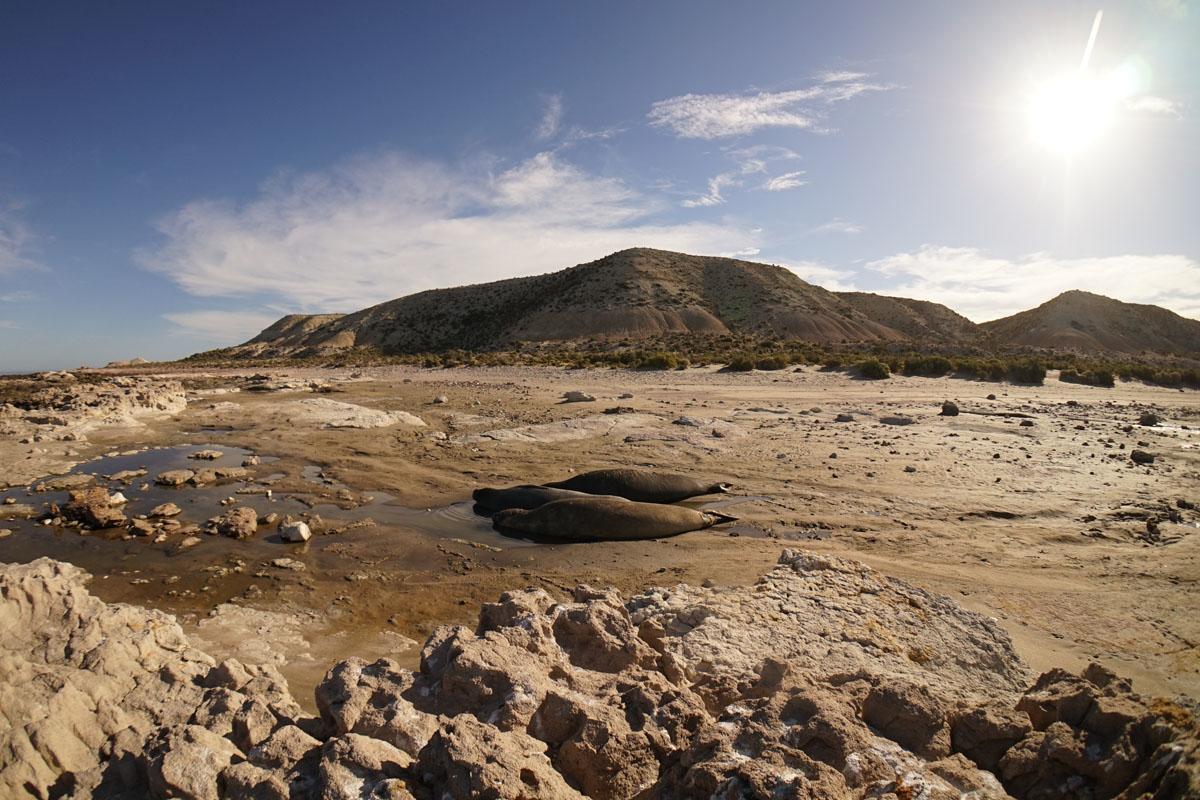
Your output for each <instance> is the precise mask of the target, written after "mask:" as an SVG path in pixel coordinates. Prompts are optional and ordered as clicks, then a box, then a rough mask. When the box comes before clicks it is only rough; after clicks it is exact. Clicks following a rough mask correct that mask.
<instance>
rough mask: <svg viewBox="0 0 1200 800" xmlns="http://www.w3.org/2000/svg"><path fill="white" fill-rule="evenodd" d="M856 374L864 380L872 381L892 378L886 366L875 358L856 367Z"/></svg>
mask: <svg viewBox="0 0 1200 800" xmlns="http://www.w3.org/2000/svg"><path fill="white" fill-rule="evenodd" d="M858 373H859V374H860V375H862V376H863V377H864V378H866V379H868V380H872V381H878V380H883V379H884V378H890V377H892V373H891V371H890V370H889V369H888V365H887V364H885V363H883V362H882V361H880V360H879V359H877V358H872V359H868V360H867V361H863V362H862V363H860V364H859V365H858Z"/></svg>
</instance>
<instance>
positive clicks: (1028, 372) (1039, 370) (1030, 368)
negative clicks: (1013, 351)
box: [1007, 360, 1046, 386]
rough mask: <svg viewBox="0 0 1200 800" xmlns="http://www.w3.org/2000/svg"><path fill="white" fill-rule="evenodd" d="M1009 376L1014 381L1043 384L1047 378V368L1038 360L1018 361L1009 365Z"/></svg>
mask: <svg viewBox="0 0 1200 800" xmlns="http://www.w3.org/2000/svg"><path fill="white" fill-rule="evenodd" d="M1007 378H1008V379H1009V380H1010V381H1012V382H1013V383H1025V384H1029V385H1031V386H1041V385H1042V383H1043V382H1044V381H1045V380H1046V368H1045V367H1043V366H1042V365H1041V364H1039V363H1038V362H1037V361H1033V360H1030V361H1016V362H1013V363H1012V364H1009V366H1008V372H1007Z"/></svg>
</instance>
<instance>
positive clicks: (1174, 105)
mask: <svg viewBox="0 0 1200 800" xmlns="http://www.w3.org/2000/svg"><path fill="white" fill-rule="evenodd" d="M1125 107H1126V108H1128V109H1129V110H1130V111H1137V112H1141V113H1143V114H1157V115H1161V116H1164V117H1175V118H1176V119H1178V118H1181V117H1182V116H1183V103H1181V102H1179V101H1178V100H1171V99H1170V98H1167V97H1158V96H1157V95H1152V94H1143V95H1138V96H1137V97H1131V98H1129V99H1128V100H1126V101H1125Z"/></svg>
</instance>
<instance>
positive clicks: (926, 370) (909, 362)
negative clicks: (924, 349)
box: [903, 356, 954, 377]
mask: <svg viewBox="0 0 1200 800" xmlns="http://www.w3.org/2000/svg"><path fill="white" fill-rule="evenodd" d="M903 369H904V374H905V375H925V376H929V377H939V376H942V375H945V374H947V373H948V372H951V371H952V370H953V369H954V365H953V364H952V363H950V359H948V358H946V357H945V356H909V357H908V358H906V359H904V368H903Z"/></svg>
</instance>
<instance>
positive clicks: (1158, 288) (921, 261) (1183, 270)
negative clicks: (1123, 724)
mask: <svg viewBox="0 0 1200 800" xmlns="http://www.w3.org/2000/svg"><path fill="white" fill-rule="evenodd" d="M867 268H868V269H872V270H876V271H878V272H880V273H882V274H883V275H884V276H885V277H887V278H889V279H891V280H890V285H889V286H888V287H887V289H886V291H887V292H888V293H890V294H898V295H902V296H906V297H916V298H920V299H924V300H933V301H936V302H938V303H944V304H945V305H948V306H950V308H953V309H954V310H955V311H957V312H959V313H960V314H963V315H965V316H967V317H969V318H971V319H973V320H976V321H983V320H987V319H994V318H996V317H1003V316H1007V315H1009V314H1013V313H1015V312H1017V311H1023V310H1025V309H1027V308H1033V307H1034V306H1037V305H1040V304H1041V303H1044V302H1045V301H1047V300H1049V299H1051V298H1052V297H1055V296H1056V295H1058V294H1061V293H1062V292H1065V291H1068V290H1070V289H1083V290H1086V291H1091V292H1095V293H1097V294H1102V295H1106V296H1108V297H1114V298H1116V299H1118V300H1124V301H1125V302H1131V303H1152V304H1154V305H1160V306H1163V307H1165V308H1169V309H1171V310H1173V311H1175V312H1177V313H1179V314H1184V315H1186V316H1189V317H1200V263H1197V262H1196V261H1195V260H1194V259H1191V258H1188V257H1187V256H1182V255H1118V256H1108V257H1101V258H1058V257H1055V256H1053V255H1050V254H1048V253H1034V254H1031V255H1027V256H1023V257H1020V258H1001V257H997V256H992V255H989V254H987V253H985V252H984V251H982V250H979V249H977V248H973V247H939V246H933V245H926V246H924V247H922V248H921V249H919V250H917V251H915V252H911V253H899V254H897V255H894V256H889V257H888V258H883V259H880V260H878V261H873V262H871V263H869V264H867Z"/></svg>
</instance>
